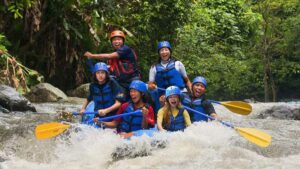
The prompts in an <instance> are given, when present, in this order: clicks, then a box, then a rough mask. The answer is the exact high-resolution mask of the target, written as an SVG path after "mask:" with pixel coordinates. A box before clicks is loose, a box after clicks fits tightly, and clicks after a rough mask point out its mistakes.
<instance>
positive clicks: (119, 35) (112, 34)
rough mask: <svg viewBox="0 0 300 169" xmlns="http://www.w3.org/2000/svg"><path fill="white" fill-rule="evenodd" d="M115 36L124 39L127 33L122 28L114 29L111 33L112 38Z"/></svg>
mask: <svg viewBox="0 0 300 169" xmlns="http://www.w3.org/2000/svg"><path fill="white" fill-rule="evenodd" d="M114 37H121V38H123V40H125V34H124V32H122V31H120V30H115V31H112V33H111V34H110V40H111V39H112V38H114Z"/></svg>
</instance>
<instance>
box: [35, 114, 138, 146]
mask: <svg viewBox="0 0 300 169" xmlns="http://www.w3.org/2000/svg"><path fill="white" fill-rule="evenodd" d="M138 113H141V111H140V110H137V111H134V112H130V113H124V114H118V115H114V116H109V117H104V118H99V119H98V121H106V120H111V119H114V118H118V117H124V116H129V115H133V114H138ZM70 127H71V125H68V124H63V123H58V122H50V123H45V124H40V125H38V126H37V127H36V128H35V137H36V138H37V139H38V140H42V139H47V138H52V137H55V136H57V135H59V134H61V133H62V132H64V131H65V130H66V129H68V128H70Z"/></svg>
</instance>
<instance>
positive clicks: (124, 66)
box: [108, 49, 140, 81]
mask: <svg viewBox="0 0 300 169" xmlns="http://www.w3.org/2000/svg"><path fill="white" fill-rule="evenodd" d="M131 51H132V52H131V54H133V55H134V61H132V60H130V59H118V58H116V59H110V60H108V65H109V66H110V67H109V71H110V72H111V74H112V75H114V76H116V79H117V80H118V81H128V80H131V79H133V78H135V77H139V78H140V73H139V69H138V56H137V54H136V53H135V51H134V50H133V49H131Z"/></svg>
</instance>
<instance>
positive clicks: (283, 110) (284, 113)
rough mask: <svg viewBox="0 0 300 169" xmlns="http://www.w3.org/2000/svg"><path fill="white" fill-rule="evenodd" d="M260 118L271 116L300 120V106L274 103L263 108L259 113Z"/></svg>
mask: <svg viewBox="0 0 300 169" xmlns="http://www.w3.org/2000/svg"><path fill="white" fill-rule="evenodd" d="M259 117H260V118H267V117H273V118H277V119H286V120H300V108H299V107H293V106H288V105H275V106H272V107H270V108H268V109H265V110H263V111H262V112H260V114H259Z"/></svg>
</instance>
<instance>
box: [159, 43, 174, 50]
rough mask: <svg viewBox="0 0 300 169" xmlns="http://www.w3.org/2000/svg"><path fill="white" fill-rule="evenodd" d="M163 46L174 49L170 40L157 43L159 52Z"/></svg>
mask: <svg viewBox="0 0 300 169" xmlns="http://www.w3.org/2000/svg"><path fill="white" fill-rule="evenodd" d="M161 48H169V49H170V51H171V50H172V47H171V44H170V43H169V42H168V41H161V42H159V43H158V45H157V51H158V52H159V50H160V49H161Z"/></svg>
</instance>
